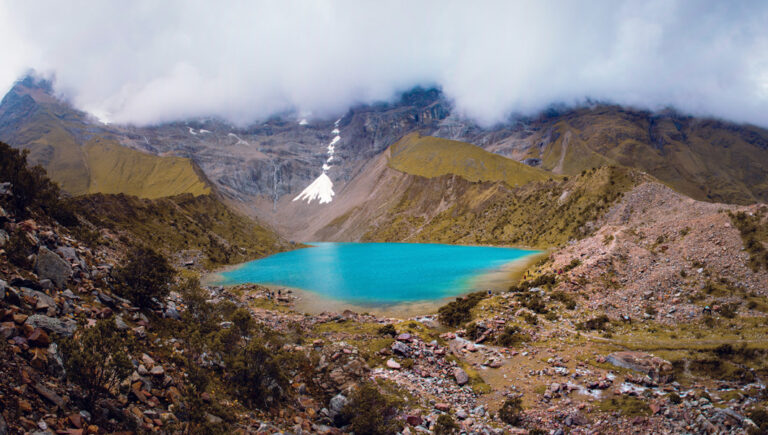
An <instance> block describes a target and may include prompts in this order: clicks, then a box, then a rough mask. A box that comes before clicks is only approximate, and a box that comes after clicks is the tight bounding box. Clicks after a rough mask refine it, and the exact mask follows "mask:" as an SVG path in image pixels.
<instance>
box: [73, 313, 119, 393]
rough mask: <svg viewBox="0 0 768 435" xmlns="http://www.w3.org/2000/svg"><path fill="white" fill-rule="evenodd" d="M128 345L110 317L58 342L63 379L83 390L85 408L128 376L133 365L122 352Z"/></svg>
mask: <svg viewBox="0 0 768 435" xmlns="http://www.w3.org/2000/svg"><path fill="white" fill-rule="evenodd" d="M130 345H131V343H130V339H129V338H128V336H127V334H125V333H124V332H123V331H120V330H118V329H117V327H116V326H115V321H114V318H109V319H106V320H99V321H98V322H96V325H94V326H93V327H91V328H84V329H81V330H80V332H79V334H78V335H75V336H74V337H71V338H67V339H65V340H63V341H62V342H61V353H62V357H63V362H64V368H65V369H66V374H67V378H69V380H70V381H72V382H74V383H75V384H77V385H79V386H80V387H82V388H83V391H85V393H86V395H87V400H86V405H88V406H93V405H94V404H95V401H96V400H97V399H99V398H101V397H105V396H106V395H107V394H109V392H110V390H112V389H113V388H115V387H117V385H118V384H119V383H120V381H122V380H123V379H125V378H126V377H128V375H130V374H131V371H132V370H133V365H132V364H131V360H130V358H129V356H128V354H127V352H126V350H127V349H128V348H130Z"/></svg>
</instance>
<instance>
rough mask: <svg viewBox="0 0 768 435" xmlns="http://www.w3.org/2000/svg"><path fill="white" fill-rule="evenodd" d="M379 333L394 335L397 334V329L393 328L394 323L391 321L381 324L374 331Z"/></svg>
mask: <svg viewBox="0 0 768 435" xmlns="http://www.w3.org/2000/svg"><path fill="white" fill-rule="evenodd" d="M376 332H377V333H378V334H379V335H385V336H386V335H388V336H390V337H394V336H396V335H397V329H395V325H393V324H391V323H387V324H386V325H384V326H382V327H381V328H379V329H378V331H376Z"/></svg>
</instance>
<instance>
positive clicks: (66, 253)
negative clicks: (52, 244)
mask: <svg viewBox="0 0 768 435" xmlns="http://www.w3.org/2000/svg"><path fill="white" fill-rule="evenodd" d="M56 253H57V254H59V255H60V256H62V257H63V258H64V259H65V260H67V261H69V263H70V264H72V263H75V264H77V265H79V266H80V268H81V269H83V270H87V268H86V267H85V261H83V259H82V258H80V256H79V255H77V251H76V250H75V248H73V247H71V246H59V247H58V248H56Z"/></svg>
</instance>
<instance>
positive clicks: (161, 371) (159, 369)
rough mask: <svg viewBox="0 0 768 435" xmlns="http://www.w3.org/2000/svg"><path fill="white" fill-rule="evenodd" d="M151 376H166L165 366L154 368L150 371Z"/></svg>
mask: <svg viewBox="0 0 768 435" xmlns="http://www.w3.org/2000/svg"><path fill="white" fill-rule="evenodd" d="M149 374H151V375H153V376H162V375H164V374H165V369H163V366H161V365H159V364H158V365H156V366H154V367H152V370H150V371H149Z"/></svg>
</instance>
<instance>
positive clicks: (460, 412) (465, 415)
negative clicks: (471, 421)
mask: <svg viewBox="0 0 768 435" xmlns="http://www.w3.org/2000/svg"><path fill="white" fill-rule="evenodd" d="M468 417H469V414H468V413H467V411H465V410H463V409H459V410H458V411H456V418H458V419H459V420H465V419H467V418H468Z"/></svg>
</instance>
